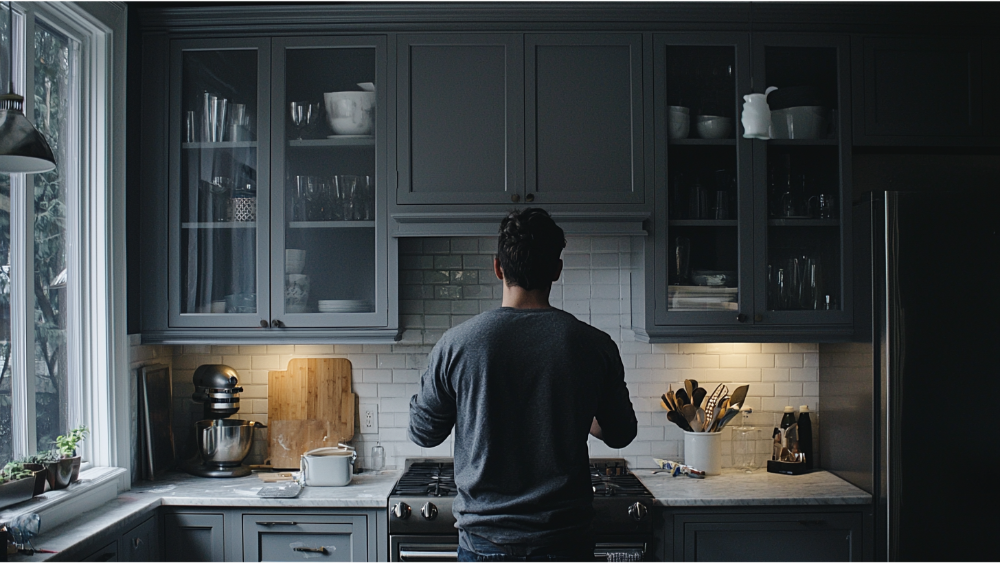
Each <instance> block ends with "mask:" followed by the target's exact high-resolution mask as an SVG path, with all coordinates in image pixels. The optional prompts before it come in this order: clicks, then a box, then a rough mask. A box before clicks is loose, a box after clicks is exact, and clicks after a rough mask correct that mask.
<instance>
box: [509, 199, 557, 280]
mask: <svg viewBox="0 0 1000 563" xmlns="http://www.w3.org/2000/svg"><path fill="white" fill-rule="evenodd" d="M497 243H498V244H497V258H498V259H499V260H500V268H502V269H503V277H504V281H505V282H506V283H507V285H516V286H520V287H522V288H524V289H526V290H529V291H530V290H532V289H539V288H544V287H548V286H549V285H551V284H552V277H553V276H554V275H555V273H556V271H557V270H558V268H559V254H560V253H561V252H562V249H564V248H566V237H565V236H564V235H563V230H562V229H560V228H559V226H558V225H556V222H555V221H553V220H552V217H550V216H549V214H548V212H547V211H545V210H544V209H539V208H537V207H529V208H527V209H525V210H523V211H519V210H517V209H515V210H513V211H511V212H510V213H508V214H507V216H506V217H504V219H503V221H500V236H499V237H498V241H497Z"/></svg>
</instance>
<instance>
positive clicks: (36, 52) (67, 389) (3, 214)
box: [0, 7, 82, 464]
mask: <svg viewBox="0 0 1000 563" xmlns="http://www.w3.org/2000/svg"><path fill="white" fill-rule="evenodd" d="M2 13H3V17H2V20H3V32H4V37H3V42H4V47H6V45H7V38H6V33H7V29H6V26H7V23H6V22H7V16H6V7H4V9H3V12H2ZM28 17H32V18H33V20H32V22H33V24H34V25H33V26H30V27H28V29H31V28H33V31H34V33H33V34H32V37H31V40H32V44H31V45H17V44H15V47H14V57H13V60H14V64H15V68H17V65H19V64H21V65H24V66H23V67H22V68H26V69H28V71H29V72H31V73H32V74H31V77H32V80H31V83H33V88H32V90H33V91H32V96H31V102H32V104H31V106H29V107H28V108H26V109H28V110H29V111H28V117H29V119H31V120H32V122H33V123H34V124H35V127H36V128H37V129H38V130H39V131H40V132H41V133H42V134H43V135H44V136H45V138H46V140H47V141H48V143H49V145H50V146H51V148H52V150H53V153H54V154H55V158H56V164H57V167H56V169H55V170H53V171H50V172H46V173H42V174H34V175H28V176H22V177H20V178H18V177H14V178H13V179H12V178H11V176H8V175H5V174H0V369H2V371H0V464H2V463H5V462H6V461H9V460H10V459H12V458H14V457H18V455H24V454H27V453H32V452H15V451H14V446H13V443H14V440H13V438H12V436H13V434H14V433H15V432H17V431H18V428H17V426H18V425H20V424H24V423H25V422H27V421H22V420H15V419H14V411H15V409H13V408H12V407H13V405H12V402H13V401H12V392H11V389H12V387H13V386H16V385H32V386H33V387H34V421H33V422H34V425H35V429H34V430H35V432H34V443H33V444H28V448H30V449H33V450H34V451H46V450H49V449H51V448H53V447H54V443H55V438H56V436H58V435H60V434H63V433H65V432H66V431H67V430H69V428H71V427H73V426H76V425H78V424H79V423H80V422H81V420H79V417H80V415H81V408H80V405H79V403H80V401H81V393H80V391H79V389H80V385H79V383H78V381H77V379H78V378H79V377H80V374H79V373H74V371H76V370H75V369H70V361H69V358H70V351H69V345H68V338H67V336H68V335H67V330H68V327H70V326H72V325H71V324H70V323H69V322H68V321H69V319H70V318H71V317H72V313H71V306H72V303H70V301H71V299H72V297H71V296H70V295H69V294H68V292H67V289H68V288H69V287H71V286H72V285H73V284H74V283H75V281H76V277H77V275H78V274H77V273H76V272H74V270H73V267H72V266H71V260H70V253H72V252H80V251H81V249H79V248H74V243H75V241H74V240H73V237H72V236H70V233H71V232H72V231H71V230H70V229H69V228H68V227H69V225H68V217H70V212H71V210H70V206H71V205H72V199H71V198H68V197H67V195H68V194H69V192H70V190H73V189H76V190H79V183H80V175H79V168H80V166H79V161H80V158H81V154H80V145H81V143H80V130H81V125H82V124H81V123H80V107H79V105H80V87H81V81H80V76H79V72H80V62H79V61H80V43H79V42H78V41H76V40H75V39H73V38H72V37H70V36H68V35H67V34H65V33H62V32H60V31H59V30H58V29H57V28H56V27H55V26H53V25H50V24H48V23H47V22H46V21H44V19H43V18H42V17H41V16H39V15H29V16H28ZM20 19H21V21H22V22H23V21H24V18H20ZM17 25H18V22H17V21H16V20H15V34H14V36H15V38H18V36H21V37H23V36H24V35H25V34H24V33H17V32H16V30H17ZM5 51H6V49H5ZM26 54H29V55H27V56H31V57H32V59H33V63H32V64H24V62H25V61H24V60H23V59H24V58H25V57H26ZM5 58H6V57H5ZM19 59H20V60H19ZM7 72H8V71H7V70H6V68H4V69H3V73H4V74H3V77H2V78H3V79H4V81H6V76H7ZM15 90H16V91H18V92H23V91H24V89H23V87H21V88H19V87H18V86H17V85H15ZM25 97H26V98H27V97H28V96H25ZM12 184H13V189H26V190H28V193H27V194H26V195H27V196H31V197H24V198H21V199H20V201H22V202H23V203H22V204H21V205H20V206H18V205H17V204H15V205H14V207H16V208H12V200H11V198H10V194H11V186H12ZM15 199H16V198H15ZM11 213H21V214H23V215H22V217H25V219H24V220H25V221H29V222H30V223H29V224H31V225H33V229H32V230H33V237H32V239H33V240H32V241H31V242H24V239H20V240H22V243H23V244H26V245H27V246H29V247H30V248H24V249H18V248H16V247H15V248H13V250H12V244H14V245H16V244H18V243H17V240H18V239H17V237H14V239H13V240H12V237H11V234H12V233H11ZM18 255H21V256H29V255H30V256H31V257H32V259H31V260H30V261H29V260H24V262H26V263H27V264H25V265H33V270H34V272H33V275H32V276H30V279H31V281H30V282H27V284H28V285H29V287H30V289H29V291H25V292H24V293H29V292H30V295H19V294H17V293H12V292H11V285H12V284H11V280H12V276H13V277H16V276H24V275H25V274H24V272H25V271H26V269H24V268H21V271H18V267H19V266H21V264H18V263H17V261H16V257H17V256H18ZM12 257H15V261H14V262H13V263H12ZM12 300H26V301H24V303H25V304H26V306H27V307H29V309H28V313H27V315H28V316H27V318H29V319H31V320H32V321H33V322H32V323H31V324H33V326H34V330H33V334H31V335H30V338H32V339H33V341H34V347H33V351H34V354H33V356H34V357H33V358H30V360H29V361H28V362H27V363H26V365H25V366H24V368H21V369H15V367H16V366H17V362H18V361H19V359H18V358H16V357H12V355H13V353H14V352H12V350H17V347H16V346H14V347H12V337H13V338H17V337H18V332H17V331H18V330H23V331H25V332H26V331H28V330H30V328H29V327H19V326H13V325H12V322H11V304H12ZM20 361H23V360H20ZM27 423H28V424H30V423H31V422H27ZM22 431H23V430H22ZM29 436H30V434H29Z"/></svg>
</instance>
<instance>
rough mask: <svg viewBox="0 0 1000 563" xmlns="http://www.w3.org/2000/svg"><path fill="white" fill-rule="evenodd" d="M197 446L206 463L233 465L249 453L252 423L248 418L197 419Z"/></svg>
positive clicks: (251, 439) (223, 465)
mask: <svg viewBox="0 0 1000 563" xmlns="http://www.w3.org/2000/svg"><path fill="white" fill-rule="evenodd" d="M195 428H196V429H197V434H198V448H199V449H200V450H201V458H202V459H203V460H204V461H205V463H206V464H211V465H217V466H220V467H234V466H237V465H239V464H240V463H241V462H242V461H243V458H245V457H246V456H247V454H249V453H250V446H251V445H252V443H253V428H254V423H253V422H251V421H248V420H230V419H220V420H199V421H198V422H197V423H195Z"/></svg>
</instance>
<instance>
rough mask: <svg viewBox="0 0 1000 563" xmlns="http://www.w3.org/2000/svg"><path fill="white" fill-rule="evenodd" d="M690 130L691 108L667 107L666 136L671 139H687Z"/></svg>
mask: <svg viewBox="0 0 1000 563" xmlns="http://www.w3.org/2000/svg"><path fill="white" fill-rule="evenodd" d="M690 132H691V110H690V109H689V108H686V107H684V106H668V107H667V136H668V137H669V138H671V139H687V136H688V134H689V133H690Z"/></svg>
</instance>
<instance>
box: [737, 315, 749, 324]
mask: <svg viewBox="0 0 1000 563" xmlns="http://www.w3.org/2000/svg"><path fill="white" fill-rule="evenodd" d="M736 320H737V321H739V322H741V323H745V322H747V316H746V315H744V314H743V313H740V314H738V315H736Z"/></svg>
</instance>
